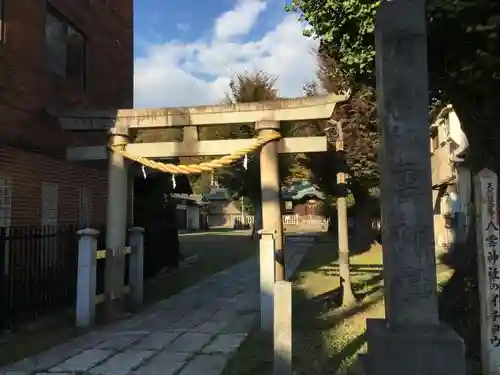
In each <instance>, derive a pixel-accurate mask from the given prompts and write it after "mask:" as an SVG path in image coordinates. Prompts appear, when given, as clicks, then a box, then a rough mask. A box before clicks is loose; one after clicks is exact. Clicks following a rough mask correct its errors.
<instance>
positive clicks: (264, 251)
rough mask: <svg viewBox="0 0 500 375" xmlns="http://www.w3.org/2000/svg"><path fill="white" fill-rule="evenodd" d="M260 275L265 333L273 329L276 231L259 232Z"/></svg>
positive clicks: (262, 318)
mask: <svg viewBox="0 0 500 375" xmlns="http://www.w3.org/2000/svg"><path fill="white" fill-rule="evenodd" d="M259 234H260V242H259V273H260V327H261V329H262V330H263V331H268V332H271V331H272V329H273V308H274V303H273V300H274V296H273V293H274V289H273V288H274V279H275V274H274V272H275V263H274V260H275V247H274V245H275V239H274V236H275V235H276V232H275V231H272V232H266V231H264V230H260V231H259Z"/></svg>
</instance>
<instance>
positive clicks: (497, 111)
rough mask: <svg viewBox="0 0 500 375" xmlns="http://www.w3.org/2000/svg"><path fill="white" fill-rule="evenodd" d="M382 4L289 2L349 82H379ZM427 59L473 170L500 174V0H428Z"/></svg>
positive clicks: (438, 97) (436, 92)
mask: <svg viewBox="0 0 500 375" xmlns="http://www.w3.org/2000/svg"><path fill="white" fill-rule="evenodd" d="M379 5H380V1H367V0H291V3H290V4H289V5H288V6H287V10H289V11H297V12H299V13H300V18H301V19H302V20H304V21H306V22H307V23H308V24H309V26H308V27H307V28H306V29H305V30H304V33H305V35H308V36H310V37H314V38H317V39H319V40H320V45H321V50H322V52H324V53H325V54H327V55H328V56H330V57H332V58H333V59H334V60H335V61H336V62H337V65H336V69H337V70H338V72H339V73H340V74H341V75H342V76H343V77H345V78H346V79H347V80H348V81H349V86H350V87H358V86H360V85H365V86H367V87H372V88H373V87H374V57H375V47H374V30H375V22H374V19H375V14H376V11H377V8H378V6H379ZM427 10H428V49H429V53H428V59H429V74H430V88H431V90H432V98H433V101H432V102H433V103H434V104H436V103H440V104H447V103H451V104H453V106H454V109H455V111H456V112H457V114H458V116H459V118H460V120H461V122H462V126H463V128H464V132H465V133H466V135H467V137H468V139H469V142H470V147H469V150H468V161H469V163H470V165H471V167H472V168H473V169H474V170H478V169H481V168H483V167H489V168H492V169H493V170H496V171H498V169H499V165H500V163H499V161H500V148H499V147H497V140H498V139H499V136H500V127H498V126H496V122H497V119H498V118H499V115H500V105H499V99H498V98H497V95H492V93H494V92H498V89H499V88H500V43H499V31H500V2H498V1H488V0H480V1H469V0H428V1H427Z"/></svg>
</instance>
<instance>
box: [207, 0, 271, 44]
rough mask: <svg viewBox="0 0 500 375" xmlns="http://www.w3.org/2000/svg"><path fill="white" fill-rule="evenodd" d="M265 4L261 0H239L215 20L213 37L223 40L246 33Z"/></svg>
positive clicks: (264, 7)
mask: <svg viewBox="0 0 500 375" xmlns="http://www.w3.org/2000/svg"><path fill="white" fill-rule="evenodd" d="M266 6H267V4H266V2H265V1H262V0H240V1H239V3H238V4H237V5H236V7H235V8H234V9H232V10H230V11H228V12H226V13H223V14H222V15H221V16H220V17H219V18H218V19H217V20H216V21H215V28H214V32H215V37H216V38H217V39H222V40H224V39H229V38H232V37H235V36H240V35H246V34H247V33H248V32H249V31H250V30H251V29H252V27H253V26H254V25H255V22H256V21H257V18H258V17H259V15H260V13H261V12H263V11H264V10H265V9H266Z"/></svg>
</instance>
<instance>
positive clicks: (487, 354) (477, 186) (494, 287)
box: [474, 169, 500, 375]
mask: <svg viewBox="0 0 500 375" xmlns="http://www.w3.org/2000/svg"><path fill="white" fill-rule="evenodd" d="M474 194H475V207H476V215H477V221H476V222H477V224H478V227H477V228H476V229H477V245H478V246H477V248H478V254H477V263H478V267H479V269H478V279H479V280H478V281H479V295H480V300H479V302H480V307H481V364H482V370H483V374H484V375H500V313H499V311H500V301H499V298H500V292H499V291H500V273H499V272H500V261H499V256H500V244H499V242H498V241H499V237H500V233H499V222H498V178H497V175H496V173H495V172H492V171H490V170H488V169H483V170H482V171H481V172H479V173H478V174H477V175H476V177H475V179H474Z"/></svg>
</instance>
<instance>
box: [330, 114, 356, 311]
mask: <svg viewBox="0 0 500 375" xmlns="http://www.w3.org/2000/svg"><path fill="white" fill-rule="evenodd" d="M336 125H337V141H336V142H335V146H336V150H337V153H338V154H339V156H340V160H341V167H340V168H339V171H338V172H337V185H338V186H339V188H340V190H341V191H340V194H339V195H338V197H337V227H338V243H339V274H340V283H341V285H342V292H343V295H342V305H343V306H347V305H350V304H352V303H353V302H355V301H356V298H355V296H354V293H353V291H352V285H351V276H350V271H349V268H350V267H349V234H348V225H347V199H346V197H347V186H346V173H345V172H344V168H345V165H346V163H345V152H344V131H343V129H342V122H341V121H337V124H336Z"/></svg>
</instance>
